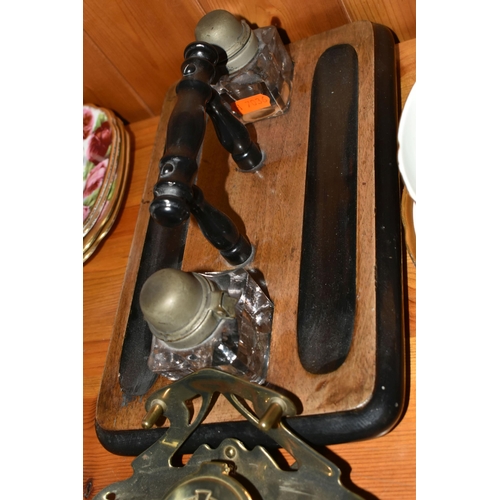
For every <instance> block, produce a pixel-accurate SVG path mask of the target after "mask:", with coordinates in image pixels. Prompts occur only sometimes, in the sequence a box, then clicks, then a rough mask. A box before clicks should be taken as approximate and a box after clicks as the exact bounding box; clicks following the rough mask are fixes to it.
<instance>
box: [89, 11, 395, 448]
mask: <svg viewBox="0 0 500 500" xmlns="http://www.w3.org/2000/svg"><path fill="white" fill-rule="evenodd" d="M337 44H349V45H351V46H352V47H354V49H355V50H356V53H357V57H358V68H359V74H358V80H359V89H358V91H359V93H358V95H359V101H358V110H359V111H358V151H357V159H358V165H357V171H358V174H357V175H358V178H357V223H356V224H357V227H356V312H355V320H354V330H353V335H352V342H351V348H350V351H349V354H348V356H347V359H346V360H345V362H344V363H343V364H342V365H341V366H340V367H339V368H338V369H337V370H336V371H334V372H332V373H328V374H324V375H313V374H311V373H308V372H307V371H305V370H304V368H303V367H302V365H301V363H300V361H299V358H298V351H297V307H298V289H299V275H300V263H301V248H302V233H303V227H302V223H303V212H304V193H305V176H306V167H307V156H308V137H309V123H310V107H311V85H312V79H313V74H314V71H315V67H316V63H317V61H318V59H319V57H320V56H321V55H322V54H323V53H324V52H325V50H326V49H328V48H329V47H332V46H334V45H337ZM391 47H392V54H391ZM289 48H290V53H291V55H292V59H293V61H294V80H293V93H292V103H291V106H290V109H289V110H288V112H287V113H286V114H285V115H283V116H281V117H278V118H273V119H268V120H262V121H259V122H256V123H254V124H252V125H249V126H248V127H249V130H250V133H251V135H252V137H253V139H254V140H255V141H256V142H257V143H258V144H259V145H260V147H261V149H262V150H263V151H264V152H265V154H266V162H265V165H264V166H263V168H262V169H261V170H260V171H258V172H256V173H252V174H245V173H241V172H238V171H237V170H236V166H235V164H234V162H233V161H232V160H231V158H230V155H229V154H228V153H227V152H226V151H225V150H224V149H223V148H222V146H221V145H220V144H219V142H218V140H217V137H216V135H215V132H214V130H213V127H211V124H209V126H208V128H207V133H206V136H205V142H204V145H203V152H202V157H201V161H200V164H199V173H198V180H197V184H198V185H199V186H200V188H201V189H202V190H203V192H204V194H205V197H206V199H207V200H209V201H210V203H211V204H213V205H214V206H216V207H217V208H219V209H220V210H222V211H223V212H225V213H226V214H228V215H229V216H230V217H231V218H232V219H233V221H235V223H236V224H237V226H238V228H239V229H240V230H241V231H242V232H243V233H244V234H246V235H247V236H248V239H249V240H250V241H251V243H252V244H253V245H255V247H256V254H255V260H254V262H253V263H252V265H251V267H252V268H253V269H254V270H256V271H257V272H258V274H260V276H262V278H263V280H264V281H265V284H266V287H267V290H268V293H269V296H270V298H271V300H272V301H273V302H274V304H275V313H274V321H273V332H272V342H271V351H270V365H269V371H268V377H267V381H268V383H269V384H271V386H273V387H275V388H281V389H282V390H284V391H286V393H287V394H289V395H292V397H294V398H295V399H296V400H297V401H298V403H299V405H300V406H301V407H302V414H301V416H299V417H296V418H294V419H290V420H289V421H288V423H289V425H290V427H291V428H292V429H293V430H294V431H295V432H296V433H297V434H299V435H300V436H302V437H303V438H304V439H306V440H307V441H309V442H310V443H312V444H318V445H326V444H335V443H340V442H347V441H352V440H358V439H365V438H370V437H375V436H378V435H381V434H383V433H385V432H387V431H389V430H390V429H391V428H392V427H393V426H394V425H395V423H396V422H397V421H398V419H399V418H400V416H401V410H402V408H403V405H404V398H405V394H404V386H405V383H404V372H405V366H404V331H403V296H402V245H401V228H400V219H399V206H400V203H399V199H400V198H399V196H400V185H399V174H398V169H397V161H396V151H397V143H396V130H397V104H396V103H397V95H396V90H395V89H396V74H395V62H394V53H393V52H394V40H392V34H391V33H390V32H389V30H387V29H386V28H385V27H382V26H377V25H373V24H372V23H369V22H364V21H363V22H356V23H353V24H349V25H346V26H343V27H341V28H338V29H335V30H332V31H328V32H325V33H322V34H319V35H316V36H313V37H311V38H308V39H305V40H301V41H299V42H296V43H293V44H291V45H290V47H289ZM174 103H175V92H174V91H173V89H171V90H170V91H169V93H168V94H167V96H166V98H165V102H164V105H163V111H162V115H161V119H160V122H159V126H158V132H157V136H156V142H155V147H154V150H153V154H152V157H151V163H150V167H149V168H150V169H149V174H148V178H147V182H146V186H145V190H144V195H143V201H142V206H141V209H140V211H139V215H138V220H137V226H136V231H135V234H134V240H133V243H132V249H131V252H130V259H129V264H128V267H127V271H126V275H125V280H124V284H123V289H122V294H121V299H120V304H119V308H118V311H117V316H116V321H115V325H114V330H113V334H112V338H111V343H110V347H109V352H108V357H107V361H106V366H105V369H104V375H103V380H102V385H101V390H100V395H99V399H98V404H97V412H96V429H97V433H98V436H99V439H100V440H101V442H102V444H103V445H104V446H105V447H106V448H107V449H108V450H110V451H112V452H113V453H118V454H131V455H134V454H138V453H140V452H141V451H143V450H144V449H146V448H147V447H148V446H149V445H151V444H152V443H153V442H154V441H155V440H156V439H158V438H159V437H160V436H161V435H162V434H163V432H164V431H165V428H159V429H152V430H150V431H145V430H143V429H142V428H141V420H142V418H143V416H144V413H145V410H144V401H145V400H146V398H147V395H149V394H150V393H151V392H153V391H154V390H157V389H158V388H160V387H162V386H164V385H167V384H168V380H167V379H165V378H163V377H158V378H157V379H156V381H154V383H153V385H152V386H151V387H150V388H149V389H148V390H147V392H146V394H145V395H144V397H135V398H130V397H125V396H124V394H123V393H122V389H121V387H120V383H119V371H120V359H121V356H122V350H123V346H124V339H125V337H126V335H129V333H127V325H128V324H129V322H130V321H131V320H132V318H133V317H134V318H135V320H136V321H137V317H138V315H139V313H138V312H137V310H134V307H136V305H135V306H134V295H135V294H136V293H137V289H138V278H137V277H138V274H140V272H141V271H140V266H141V259H142V262H143V264H142V269H143V271H142V272H143V274H144V273H145V271H144V269H146V268H147V269H148V272H151V270H152V269H154V268H155V267H161V266H162V265H164V263H165V262H167V263H168V262H170V265H172V267H173V266H175V265H176V263H177V262H178V260H177V259H178V258H179V256H182V255H183V258H182V269H183V270H185V271H220V270H225V269H228V266H227V265H226V262H225V261H224V259H223V258H222V257H221V256H220V254H219V252H218V251H217V250H216V249H214V248H213V247H212V246H210V244H209V243H208V242H207V241H206V239H205V238H204V237H203V235H202V234H201V232H200V230H199V228H198V227H197V225H196V224H195V223H194V222H193V221H191V223H190V224H189V227H188V230H187V234H185V233H184V234H183V233H182V231H177V232H175V234H173V233H172V234H171V235H170V236H168V235H167V236H161V237H159V239H158V238H156V240H155V237H150V236H148V235H150V234H151V231H156V232H157V231H160V230H163V228H159V229H158V228H156V227H155V228H152V227H151V224H150V222H152V224H155V223H154V221H151V220H150V214H149V204H150V203H151V201H152V200H153V194H152V188H153V185H154V184H155V182H156V181H157V178H158V162H159V160H160V158H161V156H162V154H163V150H164V144H165V139H166V128H167V124H168V120H169V115H170V113H171V110H172V108H173V105H174ZM332 119H335V117H332ZM325 216H328V214H325ZM148 227H149V229H148ZM184 237H185V247H184V251H183V252H182V250H183V248H182V247H183V238H184ZM151 241H157V242H158V241H160V244H161V245H163V244H165V245H166V246H165V248H162V249H160V250H158V249H156V250H155V251H156V252H158V251H160V252H165V253H168V255H169V256H170V257H168V259H170V260H168V259H166V260H165V259H163V260H162V258H161V257H157V256H154V255H152V250H151V247H150V246H148V245H151ZM172 246H173V248H172ZM144 259H146V260H147V259H150V261H151V262H148V263H147V265H146V264H144ZM152 261H154V262H152ZM146 277H147V276H146ZM142 279H144V278H142ZM139 320H140V318H139ZM138 354H139V351H138ZM139 358H140V359H139ZM137 363H143V364H144V363H145V359H144V356H143V355H142V354H141V355H140V356H139V357H138V359H137ZM139 385H140V384H139ZM166 425H168V422H167V423H166ZM225 437H235V438H238V439H241V440H242V441H243V442H244V443H245V444H247V446H252V445H255V444H264V445H271V443H269V441H268V440H267V438H266V436H264V435H263V434H260V433H259V432H258V431H256V429H255V428H253V427H252V426H251V425H250V424H248V423H247V422H242V421H241V416H240V415H239V413H237V412H236V411H235V410H234V409H233V408H232V406H231V405H229V403H227V401H222V398H221V399H219V400H218V402H217V403H216V405H215V407H214V408H213V410H212V411H211V413H210V414H209V416H208V418H207V420H206V421H205V422H204V424H203V425H202V426H200V428H199V429H198V431H196V432H195V433H194V434H193V436H192V438H190V440H189V442H188V444H187V447H186V451H193V450H194V449H196V448H197V447H198V446H199V445H200V444H201V443H207V444H209V445H211V446H215V445H217V444H218V442H220V440H222V439H223V438H225Z"/></svg>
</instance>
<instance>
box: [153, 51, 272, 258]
mask: <svg viewBox="0 0 500 500" xmlns="http://www.w3.org/2000/svg"><path fill="white" fill-rule="evenodd" d="M184 58H185V60H184V62H183V64H182V66H181V71H182V79H181V80H180V82H179V84H178V85H177V87H176V92H177V101H176V104H175V106H174V109H173V111H172V114H171V115H170V120H169V123H168V128H167V141H166V146H165V154H164V155H163V157H162V158H161V160H160V164H159V169H160V174H159V179H158V182H157V183H156V185H155V186H154V190H153V192H154V200H153V202H152V203H151V206H150V213H151V216H152V217H153V219H154V220H155V221H156V222H158V223H159V224H161V225H162V226H165V227H175V226H177V225H179V224H181V223H183V222H185V221H186V220H187V219H189V217H190V215H193V216H194V217H195V219H196V220H197V222H198V224H199V226H200V229H201V230H202V232H203V234H204V235H205V237H206V238H207V240H208V241H209V242H210V243H211V244H212V245H214V246H215V247H216V248H217V249H218V250H220V252H221V255H222V256H223V257H224V258H225V259H226V260H227V261H228V262H229V263H230V264H232V265H239V264H242V263H244V262H246V261H247V260H248V259H249V258H250V257H251V255H252V245H251V244H250V243H249V242H248V240H247V239H246V238H245V237H244V236H243V235H241V234H240V233H239V231H238V229H237V228H236V226H235V225H234V223H233V222H232V221H231V219H230V218H229V217H228V216H227V215H225V214H224V213H222V212H220V211H219V210H217V209H216V208H215V207H213V206H211V205H210V204H209V203H208V202H207V201H205V200H204V197H203V194H202V192H201V190H200V189H199V188H198V187H197V186H194V185H193V184H194V179H195V177H196V172H197V171H198V163H197V158H198V154H199V151H200V148H201V145H202V143H203V138H204V136H205V124H206V113H207V112H208V114H209V116H210V117H211V119H212V121H213V123H214V127H215V130H216V132H217V136H218V138H219V140H220V142H221V144H222V145H223V146H224V148H225V149H226V150H227V151H229V152H230V153H231V155H232V157H233V159H234V161H235V162H236V163H237V164H238V167H239V169H240V170H242V171H254V170H256V169H257V168H259V167H260V166H261V164H262V160H263V155H262V153H261V151H260V149H259V148H258V146H257V145H256V144H255V143H253V141H252V140H251V139H250V135H249V133H248V131H247V129H246V127H245V126H244V125H243V124H242V123H241V122H240V121H239V120H238V119H237V118H236V117H234V116H233V115H231V113H230V112H229V111H228V110H226V108H224V106H223V104H222V102H221V100H220V97H219V95H218V94H217V92H215V91H214V90H213V89H212V87H211V86H210V84H211V83H212V81H213V79H214V77H215V74H216V65H217V61H218V55H217V51H216V50H215V49H214V47H212V46H211V45H210V44H208V43H205V42H193V43H191V44H189V45H188V46H187V47H186V50H185V51H184Z"/></svg>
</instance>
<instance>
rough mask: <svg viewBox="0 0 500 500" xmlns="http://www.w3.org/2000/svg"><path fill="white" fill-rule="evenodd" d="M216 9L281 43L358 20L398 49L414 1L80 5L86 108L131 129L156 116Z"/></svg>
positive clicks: (412, 25) (411, 21)
mask: <svg viewBox="0 0 500 500" xmlns="http://www.w3.org/2000/svg"><path fill="white" fill-rule="evenodd" d="M215 9H225V10H228V11H229V12H231V13H233V14H234V15H236V16H239V17H241V18H244V19H246V20H247V21H248V22H249V23H250V24H251V25H252V27H253V28H257V27H261V28H262V27H265V26H270V25H273V26H276V27H277V28H279V29H281V30H282V31H281V34H282V37H283V38H284V41H285V42H287V41H289V42H296V41H298V40H301V39H304V38H308V37H310V36H312V35H315V34H317V33H322V32H324V31H328V30H331V29H334V28H338V27H340V26H342V25H344V24H347V23H351V22H354V21H360V20H368V21H372V22H375V23H380V24H383V25H385V26H387V27H389V28H391V29H392V30H393V31H394V32H395V34H396V35H397V36H398V39H399V40H400V41H401V42H402V41H406V40H410V39H413V38H415V36H416V16H415V11H416V1H415V0H400V1H398V2H394V1H392V0H330V1H329V2H324V1H322V0H310V1H309V2H302V1H300V0H288V1H284V0H255V1H252V2H246V1H244V0H197V1H185V2H179V1H178V0H146V1H142V2H138V1H137V0H108V1H107V2H100V1H99V0H84V2H83V29H84V38H83V49H84V50H83V65H84V78H83V83H84V92H83V97H84V102H92V103H94V104H96V105H99V106H103V107H107V108H109V109H112V110H113V111H115V112H116V113H117V114H118V115H120V116H121V117H122V118H124V119H125V120H128V121H129V122H134V121H137V120H140V119H145V118H148V117H152V116H158V115H160V113H161V107H162V103H163V98H164V96H165V94H166V92H167V90H168V89H169V88H170V86H171V85H172V84H173V83H174V82H175V81H176V79H177V74H178V71H179V67H180V65H181V63H182V60H183V53H184V49H185V47H186V45H187V44H188V43H190V42H192V41H193V40H194V29H195V26H196V24H197V22H198V21H199V20H200V19H201V17H203V15H205V14H206V13H207V12H210V11H212V10H215Z"/></svg>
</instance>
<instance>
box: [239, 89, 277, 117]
mask: <svg viewBox="0 0 500 500" xmlns="http://www.w3.org/2000/svg"><path fill="white" fill-rule="evenodd" d="M233 106H234V107H235V108H236V110H237V111H239V112H240V113H241V114H242V115H246V114H248V113H251V112H252V111H257V110H259V109H264V108H269V107H270V106H271V99H269V97H267V95H264V94H257V95H252V96H250V97H245V99H240V100H239V101H235V102H234V103H233Z"/></svg>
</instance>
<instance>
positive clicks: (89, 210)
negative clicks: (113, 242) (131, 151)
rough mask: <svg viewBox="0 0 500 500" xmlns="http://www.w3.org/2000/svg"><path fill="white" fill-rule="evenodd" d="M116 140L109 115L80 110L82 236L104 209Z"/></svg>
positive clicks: (115, 158)
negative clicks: (81, 119)
mask: <svg viewBox="0 0 500 500" xmlns="http://www.w3.org/2000/svg"><path fill="white" fill-rule="evenodd" d="M119 141H120V137H119V134H118V129H117V125H116V118H115V117H114V115H113V113H112V112H111V111H108V110H106V109H101V108H97V107H94V106H92V105H86V106H84V107H83V235H84V236H85V235H86V234H87V233H88V232H89V231H90V229H91V228H92V226H93V225H94V224H95V223H96V221H97V219H98V218H99V215H100V213H101V211H102V209H103V208H104V206H105V204H106V201H107V198H108V195H109V191H110V189H112V182H113V174H114V171H116V167H117V164H118V156H119V146H120V144H119Z"/></svg>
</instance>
